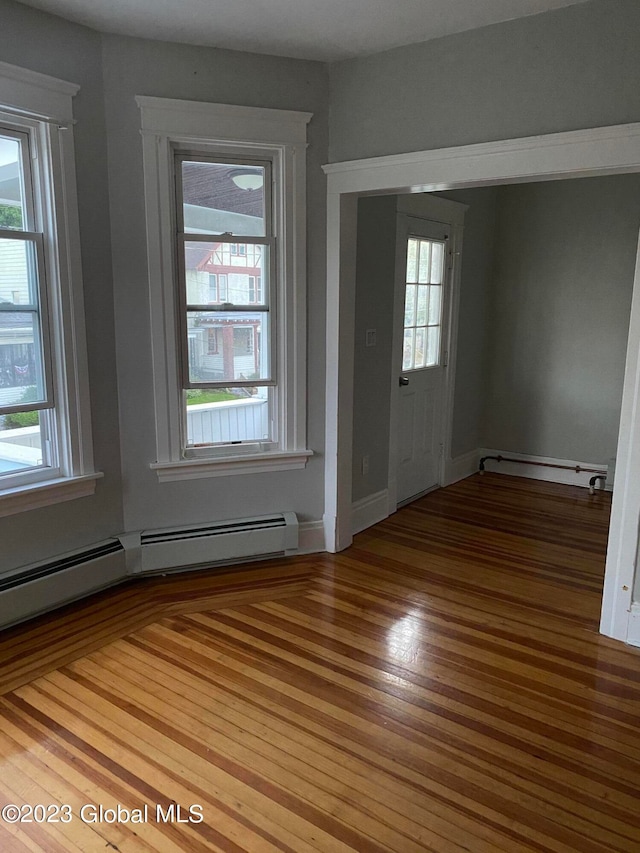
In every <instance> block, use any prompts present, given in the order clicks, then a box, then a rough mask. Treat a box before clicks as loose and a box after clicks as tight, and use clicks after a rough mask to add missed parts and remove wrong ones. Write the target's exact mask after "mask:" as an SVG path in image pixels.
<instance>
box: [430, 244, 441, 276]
mask: <svg viewBox="0 0 640 853" xmlns="http://www.w3.org/2000/svg"><path fill="white" fill-rule="evenodd" d="M443 266H444V245H443V244H442V243H433V244H432V252H431V282H432V284H442V268H443Z"/></svg>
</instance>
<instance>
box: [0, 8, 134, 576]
mask: <svg viewBox="0 0 640 853" xmlns="http://www.w3.org/2000/svg"><path fill="white" fill-rule="evenodd" d="M0 20H1V21H2V25H1V26H0V60H2V61H3V62H10V63H13V64H14V65H20V66H22V67H24V68H30V69H32V70H34V71H40V72H42V73H44V74H51V75H53V76H55V77H60V78H62V79H63V80H70V81H71V82H73V83H78V84H80V86H81V89H80V93H79V94H78V95H77V97H76V98H75V102H74V113H75V117H76V119H77V125H76V127H75V131H74V133H75V142H76V167H77V177H78V202H79V207H80V237H81V248H82V268H83V276H84V295H85V309H86V321H87V344H88V354H89V378H90V383H91V411H92V417H93V433H94V453H95V459H96V466H97V468H98V469H99V470H101V471H103V472H104V479H102V480H99V481H98V484H97V490H96V494H95V495H94V496H92V497H88V498H81V499H79V500H75V501H69V502H67V503H62V504H59V505H57V506H50V507H46V508H44V509H40V510H35V511H32V512H26V513H25V512H23V513H19V514H17V515H13V516H10V517H8V518H2V519H0V542H1V543H2V545H1V551H0V572H2V571H6V570H10V569H12V568H15V567H17V566H22V565H24V564H27V563H29V562H31V561H35V560H39V559H44V558H46V557H50V556H52V555H54V554H58V553H62V552H64V551H67V550H72V549H74V548H76V547H82V546H84V545H86V544H90V543H94V542H97V541H99V540H101V539H105V538H107V537H109V536H112V535H114V534H116V533H119V532H120V531H121V530H122V499H121V489H120V449H119V438H118V398H117V391H116V371H115V354H114V353H115V347H114V330H113V295H112V284H111V245H110V239H109V216H108V189H107V166H106V141H105V123H104V110H103V91H102V66H101V58H100V37H99V35H98V34H97V33H95V32H92V31H91V30H88V29H86V28H84V27H80V26H76V25H74V24H69V23H67V22H66V21H62V20H61V19H59V18H55V17H52V16H50V15H46V14H43V13H41V12H36V11H34V10H33V9H30V8H28V7H26V6H22V5H20V4H18V3H13V2H11V0H0Z"/></svg>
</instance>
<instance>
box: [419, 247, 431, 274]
mask: <svg viewBox="0 0 640 853" xmlns="http://www.w3.org/2000/svg"><path fill="white" fill-rule="evenodd" d="M419 252H420V261H419V264H418V281H419V282H420V283H421V284H423V283H424V284H427V283H428V281H429V274H430V262H431V241H430V240H420V241H419Z"/></svg>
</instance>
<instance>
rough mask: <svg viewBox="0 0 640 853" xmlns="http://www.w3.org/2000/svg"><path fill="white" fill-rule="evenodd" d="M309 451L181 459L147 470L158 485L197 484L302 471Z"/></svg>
mask: <svg viewBox="0 0 640 853" xmlns="http://www.w3.org/2000/svg"><path fill="white" fill-rule="evenodd" d="M310 456H313V451H312V450H292V451H272V452H269V453H251V454H244V455H242V456H220V457H218V458H217V459H212V458H209V459H182V460H181V461H180V462H152V463H151V465H150V467H151V468H152V469H153V470H154V471H155V472H156V473H157V475H158V480H159V481H160V482H161V483H170V482H173V481H175V480H198V479H200V478H201V477H228V476H231V475H233V474H260V473H262V472H264V471H292V470H294V469H296V468H304V467H305V466H306V464H307V460H308V459H309V457H310Z"/></svg>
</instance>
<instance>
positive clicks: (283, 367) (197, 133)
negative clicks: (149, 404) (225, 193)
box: [136, 95, 312, 482]
mask: <svg viewBox="0 0 640 853" xmlns="http://www.w3.org/2000/svg"><path fill="white" fill-rule="evenodd" d="M136 102H137V104H138V106H139V108H140V111H141V121H142V140H143V161H144V183H145V203H146V215H147V258H148V268H149V290H150V302H151V336H152V347H153V381H154V399H155V422H156V444H157V461H156V462H153V463H152V464H151V468H152V469H154V470H155V471H156V473H157V475H158V478H159V480H160V481H161V482H164V481H172V480H184V479H194V478H200V477H214V476H222V475H224V476H227V475H229V474H242V473H258V472H261V471H283V470H290V469H295V468H304V467H305V465H306V463H307V460H308V458H309V456H311V455H312V452H311V451H310V450H308V449H307V448H306V216H305V212H306V186H305V184H306V147H307V142H306V126H307V124H308V122H309V121H310V120H311V117H312V115H311V113H303V112H293V111H288V110H271V109H262V108H257V107H239V106H230V105H227V104H209V103H203V102H199V101H181V100H175V99H168V98H155V97H148V96H144V95H138V96H137V97H136ZM182 149H184V150H185V151H193V150H194V149H197V150H198V151H202V152H204V153H209V154H210V155H211V156H214V157H215V156H220V157H222V158H233V157H234V156H235V157H243V158H244V159H247V158H251V157H255V158H257V159H263V160H264V159H268V160H270V161H271V163H272V180H273V195H274V217H275V218H274V228H275V235H276V244H277V250H276V251H277V264H276V277H277V280H276V287H275V290H276V300H277V304H276V306H274V307H275V308H276V311H275V316H276V317H277V329H275V330H274V332H275V339H276V363H277V365H278V379H277V394H276V404H275V412H274V414H275V418H276V422H277V435H278V442H277V446H276V447H273V446H272V445H271V444H269V446H268V447H264V448H261V447H260V446H259V445H250V446H247V447H246V448H238V447H234V446H233V445H228V446H226V447H224V448H220V447H212V448H211V453H210V454H209V455H207V456H206V457H204V458H202V457H199V458H185V451H184V448H183V440H182V434H183V429H182V423H181V420H182V388H181V380H180V345H181V343H180V337H179V334H180V333H179V324H178V302H177V288H178V280H177V274H176V254H175V252H176V250H175V245H176V240H175V233H176V226H175V213H174V211H175V189H174V180H173V178H174V166H173V159H174V154H175V151H176V150H182Z"/></svg>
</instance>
